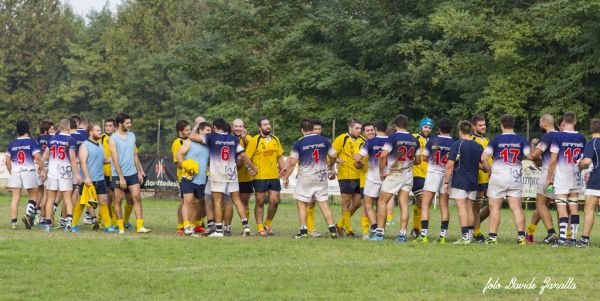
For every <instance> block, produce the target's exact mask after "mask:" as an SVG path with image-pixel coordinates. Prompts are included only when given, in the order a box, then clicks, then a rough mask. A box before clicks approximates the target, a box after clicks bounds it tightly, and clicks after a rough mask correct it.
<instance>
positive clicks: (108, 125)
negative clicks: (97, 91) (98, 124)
mask: <svg viewBox="0 0 600 301" xmlns="http://www.w3.org/2000/svg"><path fill="white" fill-rule="evenodd" d="M104 132H105V133H107V134H108V135H110V134H112V133H114V132H115V119H114V118H112V117H107V118H106V119H104Z"/></svg>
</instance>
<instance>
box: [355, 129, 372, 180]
mask: <svg viewBox="0 0 600 301" xmlns="http://www.w3.org/2000/svg"><path fill="white" fill-rule="evenodd" d="M365 142H366V140H365V141H363V142H361V143H359V144H357V148H356V149H355V150H354V153H355V154H356V153H358V152H360V148H361V147H363V145H364V144H365ZM361 161H362V163H363V164H364V165H363V167H362V168H361V169H359V176H360V178H359V179H360V188H365V182H366V180H367V171H369V157H362V159H361Z"/></svg>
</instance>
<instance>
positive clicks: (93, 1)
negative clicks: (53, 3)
mask: <svg viewBox="0 0 600 301" xmlns="http://www.w3.org/2000/svg"><path fill="white" fill-rule="evenodd" d="M61 2H62V3H69V4H70V5H71V7H72V8H73V11H74V12H75V13H76V14H78V15H81V16H83V17H85V15H86V14H87V13H88V12H89V11H90V10H92V9H95V10H97V11H99V10H102V7H104V4H105V3H107V2H108V3H109V5H110V10H111V11H115V10H116V9H117V5H119V4H121V0H61Z"/></svg>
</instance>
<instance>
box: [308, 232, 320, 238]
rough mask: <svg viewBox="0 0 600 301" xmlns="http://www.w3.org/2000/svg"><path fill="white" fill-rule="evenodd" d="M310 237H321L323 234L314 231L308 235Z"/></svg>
mask: <svg viewBox="0 0 600 301" xmlns="http://www.w3.org/2000/svg"><path fill="white" fill-rule="evenodd" d="M308 236H309V237H321V233H319V232H317V231H313V232H310V233H308Z"/></svg>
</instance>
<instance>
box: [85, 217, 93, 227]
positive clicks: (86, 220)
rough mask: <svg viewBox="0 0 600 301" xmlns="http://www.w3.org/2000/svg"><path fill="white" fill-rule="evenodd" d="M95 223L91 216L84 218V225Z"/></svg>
mask: <svg viewBox="0 0 600 301" xmlns="http://www.w3.org/2000/svg"><path fill="white" fill-rule="evenodd" d="M93 223H94V221H92V219H91V218H89V217H86V218H85V219H84V220H83V224H84V225H91V224H93Z"/></svg>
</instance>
